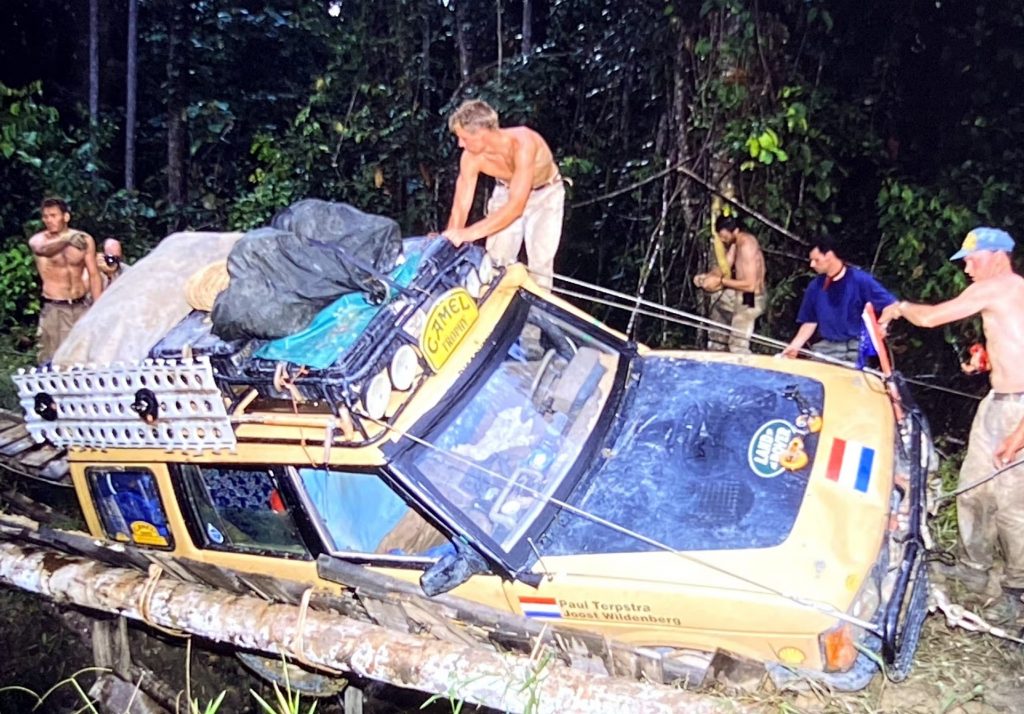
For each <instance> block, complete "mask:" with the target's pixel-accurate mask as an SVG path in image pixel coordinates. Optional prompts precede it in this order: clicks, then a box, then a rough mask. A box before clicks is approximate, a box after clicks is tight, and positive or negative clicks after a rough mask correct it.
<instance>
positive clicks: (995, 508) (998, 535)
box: [956, 392, 1024, 588]
mask: <svg viewBox="0 0 1024 714" xmlns="http://www.w3.org/2000/svg"><path fill="white" fill-rule="evenodd" d="M1021 419H1024V395H1000V394H996V393H994V392H990V393H989V394H988V395H987V396H986V397H985V398H984V399H982V400H981V404H980V405H979V406H978V412H977V413H976V414H975V415H974V422H973V423H972V424H971V436H970V441H969V442H968V444H967V456H966V457H965V458H964V463H963V466H961V467H960V485H961V486H963V485H965V484H968V483H971V482H974V481H977V480H978V479H982V478H984V477H985V476H987V475H989V474H991V473H992V472H993V471H994V470H995V466H994V465H993V463H992V459H993V458H994V454H995V450H996V448H997V447H998V446H999V443H1000V442H1001V441H1002V440H1003V439H1005V438H1006V437H1007V436H1008V435H1009V434H1010V432H1011V431H1013V429H1014V428H1015V427H1016V426H1017V425H1018V424H1019V423H1020V421H1021ZM956 505H957V522H958V525H959V527H960V544H961V549H962V553H961V560H962V561H963V562H964V564H965V565H967V566H969V567H972V568H975V569H978V570H986V571H987V570H989V569H990V568H991V567H992V562H993V558H994V557H995V551H996V547H997V545H998V547H999V549H1000V550H1002V554H1003V559H1004V561H1005V563H1006V568H1005V570H1004V573H1003V586H1004V587H1009V588H1024V466H1018V467H1017V468H1014V469H1011V470H1010V471H1005V472H1003V473H1001V474H999V475H998V476H996V477H995V478H993V479H992V480H990V481H988V482H986V483H984V484H982V485H980V486H978V487H976V488H973V489H971V490H969V491H966V492H965V493H963V494H961V495H960V496H958V497H957V501H956Z"/></svg>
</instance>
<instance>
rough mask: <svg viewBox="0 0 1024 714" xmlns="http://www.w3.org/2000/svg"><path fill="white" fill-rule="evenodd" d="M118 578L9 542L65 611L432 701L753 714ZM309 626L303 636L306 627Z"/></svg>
mask: <svg viewBox="0 0 1024 714" xmlns="http://www.w3.org/2000/svg"><path fill="white" fill-rule="evenodd" d="M159 574H160V573H159V571H158V570H157V571H151V574H150V577H148V578H147V577H146V576H145V575H143V574H142V573H139V572H137V571H134V570H128V569H125V568H113V567H109V566H106V565H103V564H102V563H100V562H98V561H92V560H87V559H85V558H80V557H76V556H71V555H68V554H67V553H61V552H58V551H55V550H52V549H49V548H41V547H36V546H27V545H22V544H17V543H13V542H0V584H4V585H8V586H12V587H17V588H20V589H23V590H27V591H30V592H34V593H38V594H40V595H42V596H45V597H47V598H51V599H53V600H56V601H57V602H60V603H66V604H69V605H78V606H82V607H86V608H90V609H93V610H101V611H103V612H109V613H117V614H120V615H122V616H124V617H130V618H133V619H136V620H143V621H145V622H147V623H148V624H150V625H153V626H156V627H159V628H163V629H165V630H166V629H168V628H173V629H176V630H179V631H181V632H183V633H191V634H193V635H196V636H199V637H204V638H207V639H210V640H214V641H217V642H224V643H228V644H230V645H233V646H235V647H240V648H245V649H248V650H257V651H260V652H264V653H267V654H271V655H278V654H284V655H285V656H286V657H288V658H289V659H290V660H291V661H293V662H301V663H304V664H307V665H311V666H314V667H316V668H318V669H324V670H327V671H333V672H338V673H341V672H354V673H357V674H359V675H360V676H363V677H368V678H370V679H376V680H380V681H384V682H388V683H390V684H394V685H397V686H401V687H406V688H415V689H418V690H420V691H423V692H431V693H442V694H443V693H446V692H453V693H454V696H455V697H457V698H458V699H459V700H464V701H466V702H469V703H474V704H480V705H484V706H488V707H493V708H496V709H500V710H502V711H510V712H522V711H527V710H529V711H532V712H537V713H540V712H552V713H555V712H557V713H558V714H566V713H568V712H583V711H586V712H620V711H643V712H649V713H651V714H658V713H659V712H665V714H669V713H670V712H678V711H686V712H691V713H696V714H701V713H704V712H706V713H708V714H711V713H712V712H716V713H717V712H726V711H728V712H745V711H751V710H750V709H749V708H746V707H744V706H743V705H742V704H739V703H736V702H732V701H729V700H727V699H721V698H711V697H709V696H703V695H699V694H696V693H693V692H687V691H683V690H679V689H675V688H672V687H666V686H661V685H653V684H644V683H640V682H627V681H623V680H619V679H613V678H611V677H605V676H601V675H595V674H588V673H586V672H582V671H579V670H575V669H571V668H569V667H567V666H566V665H564V664H562V663H561V662H560V661H559V660H557V658H548V657H545V656H544V655H543V654H540V655H539V656H538V657H536V658H534V657H526V656H523V655H515V654H509V653H506V654H498V653H497V652H494V651H493V650H489V649H483V648H477V647H471V646H466V645H458V644H453V643H450V642H445V641H440V640H436V639H433V638H430V637H420V636H416V635H412V634H408V633H406V632H404V631H398V630H387V629H385V628H383V627H379V626H377V625H370V624H367V623H365V622H361V621H358V620H354V619H352V618H348V617H344V616H342V615H340V614H338V613H332V612H328V611H320V610H312V609H307V610H306V611H305V612H303V611H302V608H301V606H294V605H287V604H280V603H272V602H267V601H265V600H261V599H258V598H255V597H248V596H241V595H230V596H228V595H226V594H225V593H222V592H218V591H216V590H212V589H210V588H207V587H204V586H201V585H196V584H193V583H186V582H182V581H178V580H173V579H171V578H168V577H165V578H163V579H160V578H159ZM300 625H301V627H300Z"/></svg>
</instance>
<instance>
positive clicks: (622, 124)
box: [0, 0, 1024, 427]
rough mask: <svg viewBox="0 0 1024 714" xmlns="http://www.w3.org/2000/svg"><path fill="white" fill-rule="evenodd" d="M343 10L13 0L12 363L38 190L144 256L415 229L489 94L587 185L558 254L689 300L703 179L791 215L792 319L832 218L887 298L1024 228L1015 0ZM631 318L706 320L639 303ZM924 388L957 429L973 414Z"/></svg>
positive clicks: (139, 0)
mask: <svg viewBox="0 0 1024 714" xmlns="http://www.w3.org/2000/svg"><path fill="white" fill-rule="evenodd" d="M332 4H335V3H330V2H320V1H317V0H277V1H275V2H270V1H265V0H243V1H237V0H236V1H235V2H227V1H225V0H194V1H192V2H183V1H182V0H0V17H2V18H3V26H2V29H0V33H2V37H0V308H2V315H0V319H2V321H3V333H4V337H3V342H2V344H0V350H2V351H3V355H4V357H3V360H4V361H5V363H7V364H8V365H13V364H16V363H19V362H27V361H30V359H31V358H30V353H31V346H32V339H33V335H32V329H33V324H34V319H35V318H34V316H35V313H36V312H37V311H38V307H39V305H38V289H37V287H36V285H35V279H36V275H35V270H34V267H33V265H32V261H31V258H30V255H29V252H28V250H27V246H26V238H27V236H28V235H30V234H31V233H32V232H34V231H35V230H38V229H39V228H40V224H39V222H38V220H37V219H38V204H39V201H40V199H41V198H42V197H43V196H44V195H50V194H56V195H60V196H63V197H65V198H67V199H68V200H69V201H70V203H71V205H72V212H73V223H74V225H76V226H77V227H79V228H82V229H84V230H88V231H89V232H91V233H92V234H93V235H94V236H96V237H97V238H99V239H102V238H104V237H107V236H116V237H118V238H121V239H122V241H124V242H125V245H126V252H127V253H128V255H129V258H137V257H139V256H140V255H143V254H144V253H145V252H146V251H147V250H149V249H150V248H151V247H152V246H153V245H155V243H156V242H157V241H159V239H160V238H161V237H163V236H164V235H166V234H167V233H169V232H171V231H174V230H179V229H183V228H192V229H214V230H227V229H245V228H250V227H253V226H257V225H261V224H262V223H263V222H264V221H266V220H267V219H268V218H269V217H270V216H271V215H272V214H273V213H274V212H275V211H276V210H277V209H279V208H280V207H282V206H284V205H287V204H288V203H291V202H293V201H295V200H297V199H300V198H304V197H320V198H325V199H330V200H340V201H346V202H349V203H351V204H353V205H355V206H357V207H358V208H361V209H363V210H366V211H371V212H376V213H381V214H384V215H388V216H391V217H393V218H395V219H397V220H398V221H399V222H400V223H401V224H402V227H403V229H404V231H405V232H406V233H407V234H408V235H415V234H422V233H425V232H427V231H430V230H437V229H439V228H440V227H443V225H444V223H445V221H446V219H447V211H448V207H449V202H450V200H451V194H452V189H453V182H454V178H455V173H456V169H457V155H456V149H457V147H456V145H455V141H454V139H453V138H452V137H451V136H450V135H449V134H448V132H447V128H446V117H447V114H448V113H449V112H450V111H451V110H452V109H453V108H454V107H455V106H457V105H458V104H459V102H461V101H462V100H463V99H466V98H470V97H481V98H484V99H486V100H487V101H489V102H491V103H492V104H493V105H494V106H495V107H496V108H497V109H498V110H499V112H500V113H501V116H502V121H503V123H504V124H506V125H511V124H517V123H525V124H528V125H530V126H532V127H534V128H536V129H537V130H539V131H540V132H541V133H542V134H543V135H544V136H545V137H546V138H547V140H548V142H549V144H550V145H551V147H552V149H553V150H554V151H555V154H556V157H557V159H558V161H559V163H560V164H561V166H562V170H563V174H564V175H566V176H568V177H570V178H571V179H572V181H573V186H572V188H571V189H570V193H569V198H568V201H569V204H570V207H569V210H568V211H567V218H566V224H565V229H564V233H563V246H562V248H561V251H560V253H559V258H558V262H557V266H556V267H557V269H558V270H559V272H561V273H564V274H567V275H571V276H573V277H575V278H578V279H581V280H586V281H589V282H593V283H598V284H601V285H603V286H606V287H609V288H613V289H617V290H621V291H623V292H625V293H629V294H635V293H637V292H638V290H641V289H642V290H643V293H644V295H645V296H646V297H648V298H650V299H652V300H656V301H658V302H662V303H665V304H668V305H671V306H673V307H678V308H682V309H686V310H694V311H700V310H701V309H702V307H703V306H702V305H701V300H700V297H699V296H698V295H697V294H695V289H694V288H693V287H692V284H691V282H690V279H689V278H690V277H691V276H692V275H693V274H695V273H697V272H699V271H700V270H702V269H703V268H704V267H705V266H706V264H707V260H708V246H709V238H710V220H711V215H712V212H713V211H714V210H715V209H716V208H717V207H718V206H717V203H716V201H715V200H714V197H713V194H712V193H711V192H710V191H709V190H708V189H707V188H706V186H705V185H704V184H706V185H710V186H714V187H716V188H718V189H719V190H720V191H721V192H722V193H724V194H726V195H732V196H734V197H735V198H736V199H737V200H738V201H740V202H742V204H744V205H746V206H749V207H750V208H752V209H754V210H755V211H757V212H758V213H759V214H761V215H763V216H766V217H768V218H770V219H771V221H773V222H774V223H776V224H777V225H778V226H779V227H781V228H783V229H785V231H780V230H776V229H775V228H772V227H770V226H768V225H765V224H763V223H760V222H759V221H757V220H753V219H749V218H748V224H749V225H750V226H751V228H752V229H753V231H754V232H755V233H756V234H757V235H758V236H759V237H760V239H761V241H762V244H763V245H764V247H765V251H766V254H767V257H768V270H769V274H768V279H769V285H770V309H769V313H768V314H767V315H766V317H765V318H763V320H762V324H761V325H760V327H759V331H761V332H763V333H765V334H769V335H772V336H775V337H778V338H783V339H788V338H789V337H790V336H791V334H792V332H793V330H794V329H795V325H794V323H793V316H794V313H795V310H796V306H797V303H798V301H799V296H800V295H801V293H802V290H803V287H804V285H805V284H806V282H807V279H808V276H809V273H808V271H807V268H806V259H805V258H806V250H807V249H806V246H805V245H804V241H806V239H807V238H808V237H811V236H815V235H819V234H830V235H833V236H835V237H836V238H837V239H839V240H840V242H841V244H842V245H843V246H844V248H845V250H846V252H847V253H848V255H849V257H850V258H851V259H852V260H853V261H854V262H856V263H859V264H860V265H862V266H865V267H868V268H871V269H873V270H874V272H875V273H876V274H877V275H878V277H879V278H880V279H881V280H882V281H883V282H884V283H885V284H886V285H887V286H889V287H890V289H892V290H893V292H895V293H896V294H897V295H898V296H900V297H902V298H907V299H911V300H925V301H937V300H940V299H943V298H945V297H949V296H952V295H954V294H955V293H956V292H957V291H959V290H960V289H962V287H963V286H964V284H965V283H964V278H963V276H962V271H961V269H960V266H959V265H957V264H953V263H950V262H949V261H948V256H949V255H950V254H952V253H953V252H954V250H956V248H957V247H958V245H959V243H960V241H961V239H962V237H963V235H964V234H965V233H966V232H967V231H968V230H969V229H970V228H971V227H973V226H974V225H979V224H988V225H995V226H1000V227H1003V228H1006V229H1007V230H1009V231H1010V232H1011V233H1015V232H1016V230H1017V226H1016V220H1017V217H1018V216H1019V215H1024V214H1022V212H1021V209H1022V197H1021V192H1020V191H1019V190H1018V187H1019V186H1020V185H1021V184H1022V181H1021V174H1022V173H1024V141H1022V139H1021V138H1022V136H1024V116H1022V107H1024V103H1022V98H1024V97H1022V95H1024V89H1022V86H1024V85H1022V83H1021V82H1020V72H1021V69H1022V67H1024V3H1022V2H1020V1H1019V0H1013V1H996V0H964V1H961V2H951V1H950V0H928V1H927V2H925V1H921V0H904V1H902V2H892V0H860V1H858V2H828V1H825V0H749V1H747V2H740V1H738V0H704V1H703V2H694V1H687V0H633V1H631V2H621V1H620V0H493V1H486V2H485V1H484V0H474V1H472V2H471V1H469V0H342V1H341V2H339V3H336V6H337V9H338V10H339V11H340V12H339V13H337V16H334V14H332V13H330V12H328V10H329V8H330V6H331V5H332ZM91 57H92V58H93V61H92V62H90V58H91ZM133 77H134V79H133ZM679 169H683V170H685V171H681V170H679ZM694 176H696V177H697V178H698V179H700V180H695V179H694ZM481 196H482V194H481ZM592 309H593V310H594V311H595V312H596V314H597V315H598V316H599V317H602V318H603V319H606V320H608V321H610V322H612V323H613V324H616V325H617V326H619V327H623V326H624V319H625V318H624V317H623V316H621V315H618V314H614V313H609V312H605V308H602V307H601V306H593V308H592ZM633 331H634V334H635V336H636V337H637V338H638V339H641V340H643V341H647V342H649V343H651V344H654V345H658V346H679V345H692V344H700V342H701V340H702V339H703V336H702V335H699V334H697V333H696V332H693V331H690V330H688V329H687V328H682V327H679V326H674V325H667V326H666V325H664V324H661V323H658V322H655V321H653V320H650V319H647V320H641V321H640V322H639V323H637V324H636V325H635V326H634V330H633ZM977 338H978V334H977V326H976V325H974V324H966V323H965V324H959V325H955V326H952V327H950V328H947V329H945V330H933V331H930V332H927V331H922V330H915V329H910V328H907V327H905V326H900V327H899V328H897V331H896V333H895V335H894V336H893V346H894V350H895V351H896V353H897V359H898V362H899V364H900V366H902V367H903V368H904V370H905V371H906V372H907V373H909V374H910V375H911V376H915V378H919V379H921V380H922V381H925V382H933V383H936V384H940V385H943V386H945V387H952V388H955V389H958V390H964V391H968V392H972V393H977V392H978V391H979V390H981V389H983V388H984V383H983V381H979V380H978V379H977V378H975V380H974V381H972V380H971V379H970V378H966V377H963V376H960V375H959V370H958V360H957V356H956V348H957V347H959V346H961V345H962V346H966V345H967V344H969V343H970V342H972V341H974V340H975V339H977ZM919 391H921V390H919ZM925 391H926V390H925ZM926 399H927V397H926ZM933 405H934V406H933V408H932V409H930V411H931V412H932V418H933V421H939V422H942V423H943V424H945V422H947V421H948V422H949V425H950V426H951V427H954V426H956V425H957V424H958V423H959V421H962V419H961V417H962V415H963V414H967V415H969V414H970V413H971V412H972V411H973V405H972V404H971V403H970V401H969V400H964V399H961V398H960V397H955V396H953V397H950V396H949V395H943V396H941V398H940V399H939V400H935V401H933ZM958 420H959V421H958Z"/></svg>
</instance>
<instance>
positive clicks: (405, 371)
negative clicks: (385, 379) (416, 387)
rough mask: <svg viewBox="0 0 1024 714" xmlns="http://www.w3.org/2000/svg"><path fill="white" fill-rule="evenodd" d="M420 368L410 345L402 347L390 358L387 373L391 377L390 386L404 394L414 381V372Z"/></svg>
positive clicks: (414, 351)
mask: <svg viewBox="0 0 1024 714" xmlns="http://www.w3.org/2000/svg"><path fill="white" fill-rule="evenodd" d="M419 366H420V360H419V357H418V356H417V355H416V350H415V349H414V348H413V346H412V345H402V346H401V347H399V348H398V350H397V351H396V352H395V356H394V357H392V358H391V364H390V365H389V367H388V371H389V373H390V375H391V386H393V387H394V388H395V389H397V390H398V391H399V392H406V391H408V390H409V388H410V387H412V383H413V381H414V380H415V379H416V371H417V369H418V368H419Z"/></svg>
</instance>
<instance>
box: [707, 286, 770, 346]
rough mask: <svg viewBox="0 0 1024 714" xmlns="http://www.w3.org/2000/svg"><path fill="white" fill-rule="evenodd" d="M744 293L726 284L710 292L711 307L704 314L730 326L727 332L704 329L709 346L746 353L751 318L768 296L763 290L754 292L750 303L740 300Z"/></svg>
mask: <svg viewBox="0 0 1024 714" xmlns="http://www.w3.org/2000/svg"><path fill="white" fill-rule="evenodd" d="M744 294H745V293H741V292H739V291H737V290H733V289H731V288H726V289H725V290H721V291H719V292H717V293H713V294H712V295H711V296H710V297H711V310H710V313H709V315H708V317H710V318H711V319H712V320H714V321H715V322H717V323H720V324H722V325H728V326H729V328H730V330H729V331H728V332H722V331H719V330H712V331H710V332H709V333H708V349H709V350H714V351H717V352H726V351H728V352H733V353H735V354H745V355H748V354H750V336H751V335H753V334H754V322H755V321H756V320H757V318H758V317H760V316H761V313H763V312H764V309H765V306H766V305H767V303H768V299H767V297H766V296H765V295H764V294H761V295H755V296H754V300H753V303H754V304H753V305H748V304H744V301H743V296H744Z"/></svg>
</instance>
